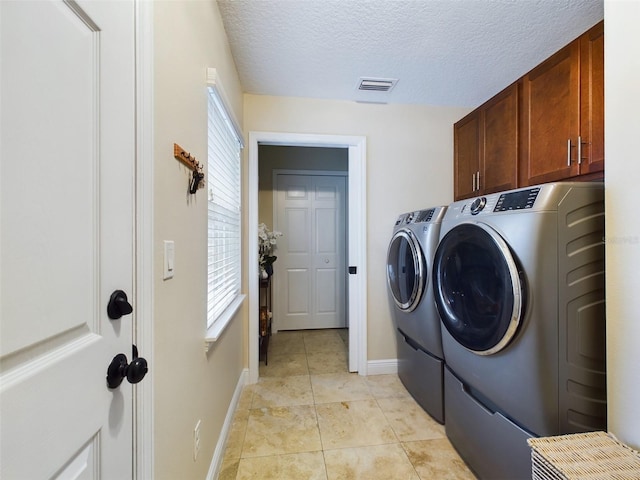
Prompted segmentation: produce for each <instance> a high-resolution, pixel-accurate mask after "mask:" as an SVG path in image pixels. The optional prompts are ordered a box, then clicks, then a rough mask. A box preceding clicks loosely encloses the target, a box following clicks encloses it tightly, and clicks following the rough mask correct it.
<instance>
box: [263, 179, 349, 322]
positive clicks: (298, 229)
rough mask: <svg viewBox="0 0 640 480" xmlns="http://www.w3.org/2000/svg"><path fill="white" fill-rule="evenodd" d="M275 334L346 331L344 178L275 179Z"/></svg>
mask: <svg viewBox="0 0 640 480" xmlns="http://www.w3.org/2000/svg"><path fill="white" fill-rule="evenodd" d="M275 189H276V197H277V199H276V216H275V219H274V228H275V229H276V230H279V231H281V232H283V234H284V235H283V236H282V237H281V238H279V239H278V250H277V256H278V260H277V261H276V263H275V264H274V267H275V272H276V273H275V275H274V286H275V288H274V319H275V320H274V323H275V328H276V329H277V330H293V329H296V330H297V329H312V328H342V327H345V326H346V291H345V288H346V274H347V270H346V254H345V251H346V213H345V212H346V205H345V203H346V177H344V176H334V175H289V174H278V175H277V176H276V183H275Z"/></svg>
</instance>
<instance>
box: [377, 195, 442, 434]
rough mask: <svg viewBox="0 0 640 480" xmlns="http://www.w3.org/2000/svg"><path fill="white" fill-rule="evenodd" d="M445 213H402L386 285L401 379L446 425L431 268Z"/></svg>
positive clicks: (433, 210) (436, 209)
mask: <svg viewBox="0 0 640 480" xmlns="http://www.w3.org/2000/svg"><path fill="white" fill-rule="evenodd" d="M446 209H447V208H446V207H434V208H427V209H424V210H418V211H415V212H409V213H404V214H402V215H400V216H399V217H398V219H397V220H396V223H395V225H394V228H393V236H392V238H391V242H390V243H389V249H388V252H387V285H388V290H389V293H390V296H391V299H392V301H393V316H394V321H395V326H396V329H397V333H398V335H397V343H398V376H399V377H400V380H402V383H403V384H404V385H405V387H406V388H407V390H408V391H409V393H411V395H412V396H413V397H414V398H415V399H416V401H417V402H418V403H419V404H420V405H421V406H422V408H423V409H424V410H425V411H426V412H427V413H429V414H430V415H431V416H432V417H433V418H434V419H435V420H437V421H438V422H440V423H443V422H444V407H443V366H444V361H443V356H442V336H441V334H440V319H439V317H438V314H437V312H436V309H435V305H434V302H433V289H432V286H431V267H432V265H433V255H434V253H435V250H436V247H437V245H438V238H439V235H440V224H441V222H442V218H443V217H444V213H445V211H446Z"/></svg>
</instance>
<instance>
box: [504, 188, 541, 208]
mask: <svg viewBox="0 0 640 480" xmlns="http://www.w3.org/2000/svg"><path fill="white" fill-rule="evenodd" d="M538 193H540V187H535V188H530V189H528V190H519V191H517V192H509V193H503V194H502V195H500V198H498V201H497V202H496V206H495V208H494V209H493V211H494V212H506V211H508V210H522V209H525V208H531V207H533V204H534V203H535V201H536V198H538Z"/></svg>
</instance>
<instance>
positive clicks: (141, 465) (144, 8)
mask: <svg viewBox="0 0 640 480" xmlns="http://www.w3.org/2000/svg"><path fill="white" fill-rule="evenodd" d="M135 9H136V13H135V15H136V27H135V28H136V47H135V48H136V100H135V101H136V167H135V168H136V179H135V189H136V193H135V202H136V205H135V209H136V219H135V247H134V248H135V277H134V293H133V298H134V301H135V304H134V306H135V319H134V320H135V324H134V330H133V342H134V343H135V344H136V345H137V346H138V350H139V351H140V355H141V356H143V357H144V358H146V359H147V362H148V363H149V373H148V374H147V376H146V378H145V379H144V380H143V381H142V382H140V383H138V384H137V385H135V386H134V388H133V396H134V400H133V445H132V448H133V465H132V466H131V467H132V471H133V478H134V479H139V480H144V479H147V478H154V477H155V475H154V471H153V464H154V439H153V380H154V373H153V366H154V363H155V362H154V356H153V278H154V277H153V255H154V248H153V244H154V242H153V2H147V1H143V0H135Z"/></svg>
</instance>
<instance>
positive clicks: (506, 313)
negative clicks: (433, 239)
mask: <svg viewBox="0 0 640 480" xmlns="http://www.w3.org/2000/svg"><path fill="white" fill-rule="evenodd" d="M433 288H434V296H435V302H436V307H437V309H438V313H439V314H440V319H441V320H442V324H443V325H444V326H445V328H446V329H447V331H448V332H449V333H450V334H451V336H452V337H453V338H454V339H455V340H456V341H457V342H458V343H460V344H461V345H463V346H464V347H465V348H467V349H468V350H471V351H472V352H474V353H477V354H479V355H491V354H494V353H497V352H499V351H500V350H502V349H503V348H505V347H506V346H507V344H508V343H509V342H510V341H511V339H512V338H513V336H514V335H515V334H516V332H517V330H518V326H519V324H520V319H521V314H523V313H524V300H525V290H524V285H523V281H522V280H521V269H519V268H518V266H517V263H516V261H515V260H514V258H513V255H512V254H511V251H510V249H509V247H508V245H507V244H506V242H505V241H504V240H503V238H502V237H501V236H500V235H499V234H498V233H497V232H496V231H495V230H493V229H492V228H491V227H489V226H488V225H485V224H483V223H462V224H460V225H458V226H456V227H454V228H453V229H451V230H450V231H449V232H448V233H447V234H446V235H445V236H444V237H443V238H442V240H440V243H439V245H438V249H437V250H436V254H435V259H434V266H433Z"/></svg>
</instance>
